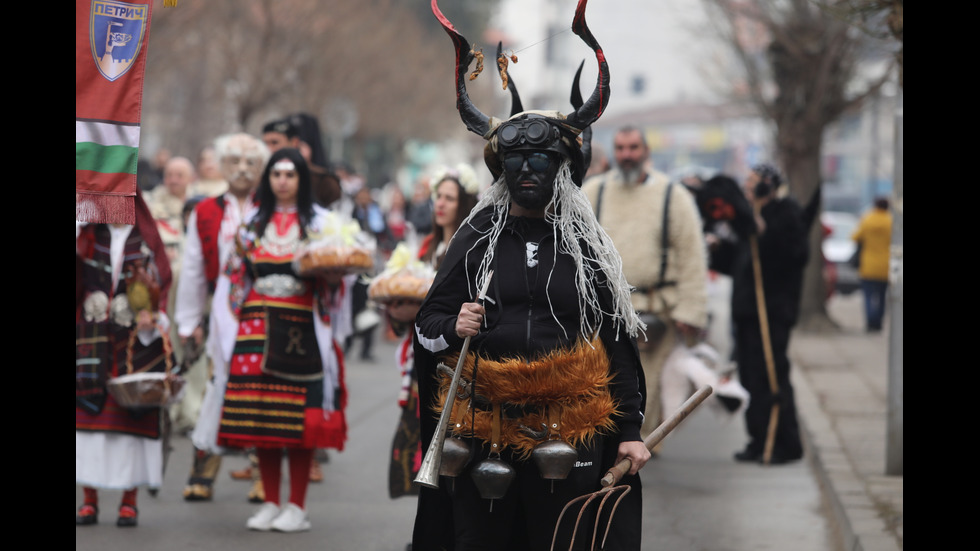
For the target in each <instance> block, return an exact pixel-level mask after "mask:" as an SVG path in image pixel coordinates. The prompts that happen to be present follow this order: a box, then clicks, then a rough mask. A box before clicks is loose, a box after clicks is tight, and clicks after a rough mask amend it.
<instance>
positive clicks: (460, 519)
mask: <svg viewBox="0 0 980 551" xmlns="http://www.w3.org/2000/svg"><path fill="white" fill-rule="evenodd" d="M616 442H618V441H617V440H612V441H609V442H608V443H609V444H613V443H616ZM605 443H606V442H604V441H603V439H601V438H600V439H597V440H596V442H595V445H594V446H591V447H588V448H585V447H580V449H579V464H580V466H577V467H574V468H572V471H571V473H570V474H569V475H568V478H566V479H564V480H555V481H551V480H546V479H543V478H542V477H541V475H540V473H539V471H538V467H537V465H536V464H535V463H534V462H533V461H532V460H527V461H517V460H514V459H513V458H508V457H507V454H506V453H505V454H504V455H505V459H507V462H508V463H509V464H510V465H511V466H513V467H514V469H515V470H516V476H515V478H514V480H513V481H512V482H511V483H510V486H509V488H508V490H507V493H506V495H505V496H504V497H503V498H500V499H494V500H489V499H484V498H483V497H481V496H480V493H479V490H478V488H477V486H476V484H475V483H474V482H473V480H472V478H471V476H470V473H471V471H472V468H473V466H474V464H473V463H471V464H470V466H469V467H467V469H466V471H465V472H464V473H462V474H461V475H460V476H458V477H456V478H455V480H454V481H453V482H448V480H449V479H446V478H443V479H442V481H443V483H447V482H448V483H449V484H451V486H450V488H451V490H450V493H451V494H452V509H453V519H454V524H455V533H456V535H455V541H456V543H455V551H464V550H499V549H507V550H511V551H518V550H528V551H531V550H535V551H536V550H539V549H545V550H546V549H549V548H551V543H552V539H553V538H554V537H555V526H556V523H557V520H558V517H559V515H560V513H561V511H562V508H563V507H564V506H565V505H566V504H567V503H568V502H569V501H571V500H573V499H575V498H577V497H579V496H582V495H585V494H587V493H590V492H594V491H596V490H599V489H600V485H599V480H600V478H602V475H603V474H605V471H606V470H607V469H608V467H609V466H611V465H612V461H614V460H615V451H616V450H615V449H612V450H610V449H608V447H606V446H604V445H603V444H605ZM617 446H618V444H617ZM610 453H611V454H612V459H611V460H610V459H609V457H610ZM620 484H629V485H630V486H631V489H630V492H629V493H627V494H625V497H623V500H622V502H620V504H619V507H617V508H616V510H615V515H614V517H613V519H614V522H613V525H612V528H611V529H610V534H609V540H608V541H607V544H606V548H607V549H621V550H629V549H633V550H638V549H639V548H640V535H641V534H640V533H641V520H642V489H641V486H640V479H639V477H638V476H631V477H630V476H628V477H625V478H624V479H623V481H622V482H620ZM623 495H624V493H623V492H622V491H617V492H615V493H613V494H612V496H611V497H610V500H609V501H608V502H607V504H606V505H605V506H604V507H603V517H602V519H600V520H601V522H600V524H599V534H598V536H597V537H596V545H598V544H599V542H601V541H602V537H603V532H604V531H605V526H606V520H607V515H608V513H609V512H610V511H611V510H612V505H613V503H612V502H613V501H614V500H615V499H616V498H617V497H620V496H623ZM598 506H599V500H598V499H597V500H594V501H593V502H592V503H591V504H590V505H589V506H588V508H586V509H585V510H586V512H587V514H586V515H584V517H583V518H582V520H581V522H580V523H579V527H578V530H577V532H576V537H575V544H576V547H575V549H589V548H590V546H591V541H592V535H593V534H592V532H593V527H594V526H595V517H594V514H595V512H596V511H597V510H598ZM582 508H583V502H581V501H580V502H577V504H576V505H573V506H571V507H569V509H568V511H566V512H565V514H564V516H563V517H562V523H561V526H560V527H559V529H558V536H557V542H556V545H555V549H568V545H569V541H570V539H571V536H572V532H573V528H574V525H575V520H576V517H577V515H578V513H579V511H580V510H582Z"/></svg>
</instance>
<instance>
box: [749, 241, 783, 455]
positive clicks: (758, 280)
mask: <svg viewBox="0 0 980 551" xmlns="http://www.w3.org/2000/svg"><path fill="white" fill-rule="evenodd" d="M749 244H750V245H751V247H752V271H753V272H754V273H755V303H756V306H757V307H758V309H759V330H760V332H761V333H762V351H763V354H765V357H766V372H767V373H768V374H769V390H770V391H771V392H772V395H773V402H772V409H771V410H769V428H768V430H767V431H766V444H765V447H764V448H763V451H762V463H763V464H764V465H768V464H769V462H770V460H772V448H773V445H774V444H775V443H776V427H777V426H778V424H779V401H778V400H776V399H775V397H776V395H777V394H778V393H779V381H778V380H776V362H775V360H774V359H773V357H772V340H771V337H770V335H769V313H768V312H767V311H766V295H765V294H764V292H763V287H762V265H761V262H760V261H759V239H758V236H757V234H755V233H753V234H752V235H751V236H749Z"/></svg>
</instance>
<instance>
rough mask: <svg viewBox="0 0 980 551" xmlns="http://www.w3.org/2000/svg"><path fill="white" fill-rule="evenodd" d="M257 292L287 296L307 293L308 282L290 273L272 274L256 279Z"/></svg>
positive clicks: (272, 295)
mask: <svg viewBox="0 0 980 551" xmlns="http://www.w3.org/2000/svg"><path fill="white" fill-rule="evenodd" d="M254 288H255V292H257V293H259V294H261V295H265V296H267V297H275V298H286V297H298V296H303V295H305V294H306V291H307V288H306V283H304V282H302V281H300V280H299V279H296V278H295V277H293V276H291V275H288V274H272V275H267V276H262V277H260V278H258V279H256V280H255V285H254Z"/></svg>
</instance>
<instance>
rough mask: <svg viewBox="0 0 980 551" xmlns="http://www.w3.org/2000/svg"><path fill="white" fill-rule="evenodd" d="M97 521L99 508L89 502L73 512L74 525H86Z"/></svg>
mask: <svg viewBox="0 0 980 551" xmlns="http://www.w3.org/2000/svg"><path fill="white" fill-rule="evenodd" d="M98 522H99V508H98V507H97V506H95V505H92V504H90V503H86V504H84V505H82V506H81V507H79V508H78V512H77V513H75V526H88V525H89V524H96V523H98Z"/></svg>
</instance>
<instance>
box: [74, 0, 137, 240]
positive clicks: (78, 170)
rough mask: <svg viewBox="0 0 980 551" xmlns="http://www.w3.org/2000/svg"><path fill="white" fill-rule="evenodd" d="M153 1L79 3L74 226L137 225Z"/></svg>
mask: <svg viewBox="0 0 980 551" xmlns="http://www.w3.org/2000/svg"><path fill="white" fill-rule="evenodd" d="M151 7H152V0H128V1H126V2H121V1H116V0H76V2H75V219H76V220H78V221H82V222H91V223H122V224H135V223H136V210H135V208H136V207H135V197H136V190H137V184H136V163H137V160H138V158H139V143H140V112H141V109H142V105H143V74H144V72H145V69H146V49H147V41H148V38H149V32H150V11H151Z"/></svg>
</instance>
